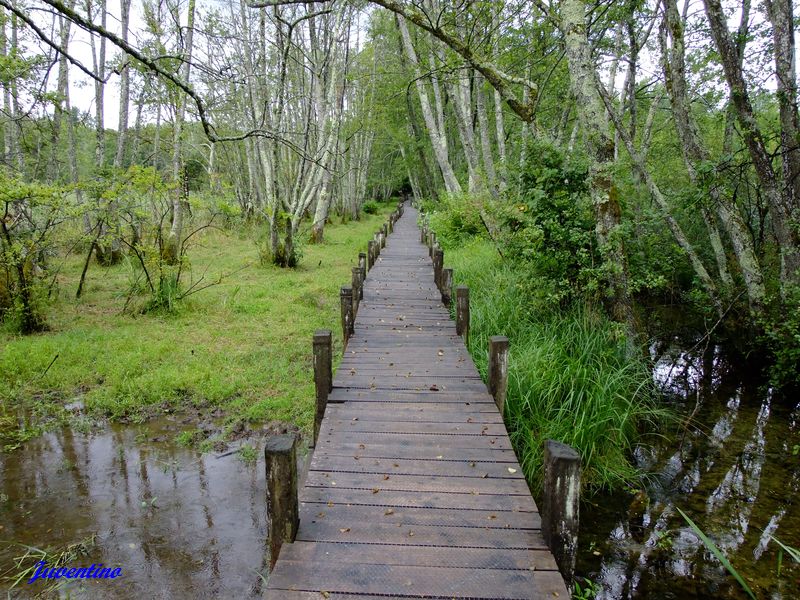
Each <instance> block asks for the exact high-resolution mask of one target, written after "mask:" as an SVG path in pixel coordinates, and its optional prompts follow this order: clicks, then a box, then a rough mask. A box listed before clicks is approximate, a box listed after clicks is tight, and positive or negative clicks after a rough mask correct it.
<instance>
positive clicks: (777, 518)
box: [598, 347, 800, 598]
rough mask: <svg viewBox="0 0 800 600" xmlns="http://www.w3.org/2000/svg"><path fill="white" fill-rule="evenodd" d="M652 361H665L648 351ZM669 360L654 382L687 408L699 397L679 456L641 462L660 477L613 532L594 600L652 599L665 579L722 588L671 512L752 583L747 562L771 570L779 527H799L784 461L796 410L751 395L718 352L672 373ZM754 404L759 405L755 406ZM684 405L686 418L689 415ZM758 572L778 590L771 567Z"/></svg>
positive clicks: (683, 360) (672, 452)
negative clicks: (683, 513) (687, 518)
mask: <svg viewBox="0 0 800 600" xmlns="http://www.w3.org/2000/svg"><path fill="white" fill-rule="evenodd" d="M651 352H653V353H654V354H655V353H656V352H665V351H664V350H663V348H656V347H653V348H651ZM665 356H666V354H663V355H662V357H661V359H660V361H659V364H660V367H658V368H660V369H661V370H660V371H658V370H656V371H654V378H655V379H656V380H657V381H665V382H666V383H667V384H668V385H667V389H668V392H669V393H672V394H676V393H677V394H678V395H679V396H680V397H681V398H683V399H684V400H685V401H689V402H691V404H694V397H695V395H696V397H697V405H696V406H694V413H692V416H693V417H694V418H693V419H692V421H691V422H690V423H689V424H688V430H687V433H686V435H685V436H684V437H683V439H682V440H681V443H680V445H679V446H678V447H677V448H676V447H675V445H671V444H665V445H664V446H663V447H662V448H661V449H660V450H659V451H658V457H657V458H655V457H654V458H650V457H649V456H647V452H640V453H639V454H640V455H641V456H638V455H637V456H638V459H639V462H640V464H642V463H645V464H648V466H649V465H650V464H657V465H660V467H659V468H658V469H656V473H655V475H654V476H653V477H651V478H650V479H649V480H648V490H647V492H648V494H647V495H648V496H649V502H647V501H645V500H642V499H641V498H639V497H637V498H636V499H635V500H634V504H633V505H632V506H631V508H630V510H629V513H628V514H627V515H625V516H624V517H623V518H622V519H621V520H620V521H619V522H618V524H617V526H616V527H615V528H614V529H613V531H612V532H611V535H610V539H609V542H608V543H609V546H610V548H611V549H612V552H606V553H605V555H604V558H603V562H602V566H601V573H600V582H601V583H602V585H603V592H601V594H600V595H599V596H598V598H625V597H630V596H632V595H636V594H639V595H641V594H642V593H649V592H652V591H654V590H657V589H659V588H660V586H661V585H663V584H664V582H665V578H666V579H669V578H671V577H687V576H689V577H691V576H692V575H694V576H695V577H696V576H698V575H701V579H697V580H696V581H698V584H699V585H701V586H703V585H706V584H705V583H701V582H702V581H703V580H704V579H708V578H710V579H715V578H717V577H718V580H719V582H720V583H722V582H727V581H728V578H727V574H726V573H725V572H724V571H723V570H722V568H721V567H720V566H719V564H718V563H717V562H716V560H715V559H713V557H711V556H710V555H709V554H708V553H707V551H706V549H705V546H704V545H703V544H702V542H701V541H700V540H699V539H698V538H697V536H695V535H694V533H693V532H692V531H691V530H690V529H689V528H688V527H686V526H685V525H684V523H683V521H682V520H681V519H678V518H677V517H676V516H675V512H674V508H673V506H674V505H676V504H677V505H679V506H681V508H684V509H688V511H687V512H689V513H690V515H691V516H692V518H693V519H695V520H696V522H697V523H698V525H700V527H701V528H703V529H704V530H705V531H706V533H708V534H709V535H710V537H712V539H713V540H714V541H715V543H717V545H718V546H719V547H720V548H721V549H723V551H725V552H726V554H728V556H729V557H730V558H731V560H732V562H733V563H734V565H735V566H736V567H737V568H739V569H740V570H744V572H745V573H748V572H749V573H748V575H753V576H754V577H757V576H758V574H759V569H760V567H753V566H752V564H753V563H752V561H753V559H755V560H759V559H762V560H765V561H767V562H769V561H771V560H772V559H768V558H765V557H764V555H765V553H766V552H767V550H769V549H770V546H769V543H770V538H769V535H770V534H775V532H776V531H778V530H779V527H784V529H786V531H788V529H787V528H788V527H790V525H789V524H790V523H791V525H792V526H795V527H796V525H795V524H796V519H797V516H796V515H795V514H794V513H793V508H792V501H793V498H794V497H796V494H797V492H798V491H800V468H798V466H796V465H797V461H796V460H794V461H792V460H789V459H790V458H791V453H792V448H793V443H796V442H793V441H790V440H792V439H794V438H791V437H789V436H794V435H796V432H795V431H794V428H795V424H798V426H800V410H799V411H798V412H797V413H796V414H792V415H786V416H784V414H785V413H784V412H783V410H782V407H781V406H780V404H779V403H778V400H777V399H776V398H773V396H772V394H771V393H765V392H764V390H763V389H755V388H753V387H751V386H749V385H748V383H747V381H746V380H745V381H743V380H742V379H741V375H742V372H741V371H740V372H736V371H734V370H733V369H732V368H731V367H730V366H728V365H726V364H725V363H724V361H720V360H718V355H717V350H715V349H710V350H708V351H706V352H704V353H703V356H702V357H691V356H686V355H682V354H681V355H678V356H677V357H676V358H677V360H676V361H675V363H676V364H674V365H672V364H670V363H669V360H668V359H667V358H665ZM709 369H710V370H711V371H712V372H711V373H709ZM676 379H677V380H678V381H676ZM753 398H758V399H759V400H760V401H759V403H758V404H756V405H755V406H754V405H753V402H752V399H753ZM689 402H686V404H685V405H684V406H687V409H686V410H687V412H688V411H691V410H692V406H691V405H689ZM786 417H789V418H788V419H787V418H786ZM705 423H707V424H708V426H704V424H705ZM787 425H788V427H787ZM782 457H789V459H786V458H782ZM787 467H789V468H788V469H787ZM773 482H775V483H773ZM770 484H772V485H770ZM777 537H779V538H780V537H781V536H780V535H778V536H777ZM772 548H773V549H774V544H773V546H772ZM745 551H746V552H747V554H748V556H744V554H743V553H744V552H745ZM751 551H752V555H750V554H749V553H750V552H751ZM763 564H765V567H764V568H766V569H769V570H770V572H771V575H770V577H771V579H772V580H774V571H773V570H772V564H766V563H763ZM700 592H701V589H700V588H698V593H700ZM705 593H707V588H706V592H705Z"/></svg>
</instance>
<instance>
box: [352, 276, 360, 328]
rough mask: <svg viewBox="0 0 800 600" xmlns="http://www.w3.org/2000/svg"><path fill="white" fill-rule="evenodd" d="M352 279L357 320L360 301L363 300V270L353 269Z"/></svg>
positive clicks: (354, 312) (354, 310)
mask: <svg viewBox="0 0 800 600" xmlns="http://www.w3.org/2000/svg"><path fill="white" fill-rule="evenodd" d="M351 277H352V286H353V318H354V319H355V317H356V314H358V301H359V300H361V269H360V268H358V267H353V268H352V276H351Z"/></svg>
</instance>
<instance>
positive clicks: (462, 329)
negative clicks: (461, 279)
mask: <svg viewBox="0 0 800 600" xmlns="http://www.w3.org/2000/svg"><path fill="white" fill-rule="evenodd" d="M456 333H457V334H458V335H460V336H461V337H463V338H464V343H465V344H466V343H467V341H468V340H469V288H468V287H467V286H466V285H457V286H456Z"/></svg>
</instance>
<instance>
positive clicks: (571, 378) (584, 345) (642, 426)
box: [446, 239, 668, 491]
mask: <svg viewBox="0 0 800 600" xmlns="http://www.w3.org/2000/svg"><path fill="white" fill-rule="evenodd" d="M446 262H447V263H448V265H449V266H452V267H454V272H455V280H456V283H458V284H466V285H468V286H469V288H470V312H471V330H470V339H469V350H470V354H471V355H472V357H473V358H474V360H475V363H476V364H477V366H478V369H479V370H480V371H481V373H482V374H483V375H484V376H485V374H486V368H487V353H486V349H487V347H488V339H489V337H490V336H492V335H506V336H508V337H509V340H510V353H509V389H508V398H507V401H506V412H505V419H506V424H507V426H508V429H509V433H510V436H511V440H512V443H513V445H514V449H515V450H516V453H517V456H518V457H519V460H520V463H521V465H522V468H523V470H524V472H525V475H526V478H527V479H528V482H529V483H530V485H531V487H532V488H533V489H535V490H539V489H540V487H541V483H542V474H543V470H542V459H543V442H544V441H545V440H547V439H554V440H558V441H561V442H564V443H566V444H569V445H571V446H573V447H574V448H575V449H576V450H578V452H579V453H580V455H581V459H582V464H583V482H584V484H585V486H586V487H587V489H589V490H590V491H593V490H599V489H613V488H618V487H621V486H623V485H626V484H630V483H633V482H634V480H635V479H636V477H637V472H636V469H635V467H634V465H633V463H632V461H631V457H632V451H633V449H634V447H635V446H636V444H637V443H639V442H640V440H641V436H642V433H643V432H645V431H653V430H654V429H655V428H656V426H657V424H658V422H660V421H661V420H663V419H665V418H667V417H668V415H667V413H666V412H665V411H664V410H662V409H660V408H659V407H658V406H657V403H656V392H655V389H654V385H653V381H652V377H651V375H650V371H649V368H648V365H647V362H646V360H645V359H644V357H643V356H642V357H639V356H630V355H629V353H628V344H627V341H626V339H625V335H624V331H623V329H622V328H621V327H620V326H619V325H617V324H615V323H613V322H611V321H610V320H608V319H607V318H606V317H605V316H603V315H602V314H601V313H600V312H599V311H598V310H595V309H594V308H592V307H591V306H590V305H588V304H580V303H573V304H572V305H571V306H569V307H567V308H560V307H557V306H553V305H543V304H541V303H537V302H536V301H534V300H533V299H532V296H531V294H530V288H531V281H530V279H529V277H528V276H526V274H525V272H524V271H520V270H518V269H514V268H513V266H512V265H509V264H508V263H506V262H504V261H503V260H501V259H500V257H499V255H498V253H497V251H496V250H495V249H494V248H493V247H492V246H491V245H490V244H489V243H488V242H487V241H484V240H479V239H476V240H473V241H472V242H471V243H468V244H462V245H460V246H459V247H458V248H451V249H449V250H448V251H447V253H446Z"/></svg>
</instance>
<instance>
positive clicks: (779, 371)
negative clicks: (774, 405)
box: [761, 286, 800, 387]
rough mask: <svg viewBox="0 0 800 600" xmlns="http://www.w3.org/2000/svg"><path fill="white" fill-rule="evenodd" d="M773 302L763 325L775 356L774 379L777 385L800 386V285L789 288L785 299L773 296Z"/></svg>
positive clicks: (771, 377)
mask: <svg viewBox="0 0 800 600" xmlns="http://www.w3.org/2000/svg"><path fill="white" fill-rule="evenodd" d="M770 305H771V310H770V311H769V312H768V313H766V314H765V315H763V316H762V318H761V326H762V327H763V331H764V333H763V335H762V339H763V341H764V343H765V345H766V346H767V347H768V348H769V349H770V351H771V353H772V356H773V357H774V363H773V365H772V366H771V367H770V379H771V382H772V384H773V385H775V386H778V387H782V386H800V308H799V307H800V286H795V287H793V288H791V289H789V290H788V293H787V295H786V298H785V299H784V300H779V299H777V298H775V299H773V300H772V302H770ZM785 307H790V308H789V310H785Z"/></svg>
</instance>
